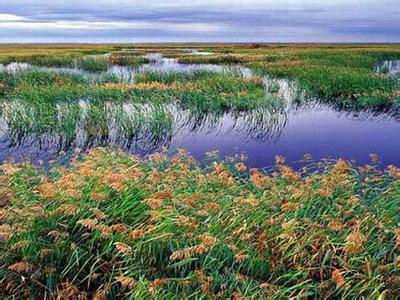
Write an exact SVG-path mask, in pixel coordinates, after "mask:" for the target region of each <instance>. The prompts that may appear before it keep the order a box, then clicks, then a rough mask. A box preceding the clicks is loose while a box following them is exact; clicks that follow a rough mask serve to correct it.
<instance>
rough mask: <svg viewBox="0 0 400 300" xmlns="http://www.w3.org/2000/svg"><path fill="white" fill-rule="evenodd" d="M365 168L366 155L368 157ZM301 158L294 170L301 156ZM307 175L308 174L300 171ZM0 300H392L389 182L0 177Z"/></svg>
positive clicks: (230, 170)
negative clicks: (9, 298) (100, 299)
mask: <svg viewBox="0 0 400 300" xmlns="http://www.w3.org/2000/svg"><path fill="white" fill-rule="evenodd" d="M372 158H373V159H374V160H376V157H375V156H372ZM307 159H308V158H307ZM316 167H317V169H318V170H319V171H318V172H316V173H313V172H310V170H315V168H316ZM1 170H2V173H1V177H0V184H1V188H0V193H1V195H2V197H1V209H0V216H1V226H0V236H1V240H2V243H1V244H0V256H1V261H2V263H1V266H0V274H1V277H2V285H1V286H0V293H1V294H2V295H3V297H7V296H10V295H13V296H14V297H25V296H27V295H29V296H30V297H37V298H43V297H45V295H47V296H49V295H51V296H52V297H70V298H79V297H83V298H85V297H103V298H104V297H108V298H119V297H122V298H125V297H128V298H130V297H131V298H140V299H143V298H158V299H171V298H186V297H192V298H193V297H194V298H204V299H214V298H215V297H217V298H232V297H233V298H238V297H250V298H271V297H273V298H275V299H276V298H278V299H279V298H280V299H287V298H303V297H311V298H357V297H363V298H379V297H383V296H385V297H388V298H394V297H396V295H397V293H398V290H399V289H400V283H399V271H398V255H397V254H398V247H399V239H400V235H399V234H400V233H399V228H398V224H399V221H400V220H399V214H398V211H397V207H398V203H397V202H398V200H399V199H398V195H399V191H400V170H399V169H397V168H396V167H393V166H390V167H388V169H387V170H386V171H384V172H382V171H379V170H377V169H375V168H374V167H373V166H367V167H362V168H356V167H353V166H351V165H350V164H349V163H347V162H345V161H343V160H339V161H336V162H325V163H318V164H316V163H312V162H311V161H310V162H309V165H308V167H307V169H304V170H302V171H301V172H296V171H294V170H293V169H291V168H290V167H288V166H286V165H285V164H284V159H283V158H282V157H277V160H276V165H275V167H274V168H273V169H272V170H271V171H269V172H267V173H266V172H264V171H262V170H257V169H250V170H249V169H248V168H247V166H246V164H245V162H244V161H243V159H242V158H241V157H240V156H231V157H227V158H226V159H225V160H222V159H220V158H219V157H218V155H217V153H216V152H214V153H210V154H209V156H208V163H207V164H206V166H205V167H203V168H202V167H200V166H199V165H198V163H197V162H196V161H195V160H194V159H193V158H192V157H190V156H189V155H188V154H187V153H185V152H184V151H180V152H179V153H178V154H177V155H175V156H172V157H171V156H168V155H166V154H163V153H160V154H154V155H151V156H149V157H148V158H147V159H145V160H143V159H139V158H136V157H132V156H127V155H124V154H122V153H110V152H107V151H105V150H101V149H97V150H94V151H91V152H90V153H89V154H88V155H84V156H83V157H78V158H76V159H75V160H74V161H73V162H72V164H71V168H70V169H64V168H53V169H52V170H51V172H50V173H44V172H43V171H41V170H38V169H35V168H33V167H31V166H30V165H27V164H22V165H17V164H11V163H5V164H3V165H2V166H1Z"/></svg>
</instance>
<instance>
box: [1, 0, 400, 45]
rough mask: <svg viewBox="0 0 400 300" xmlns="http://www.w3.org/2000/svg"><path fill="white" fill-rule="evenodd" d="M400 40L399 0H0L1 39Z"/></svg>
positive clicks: (186, 40) (120, 40)
mask: <svg viewBox="0 0 400 300" xmlns="http://www.w3.org/2000/svg"><path fill="white" fill-rule="evenodd" d="M196 41H197V42H206V41H209V42H216V41H218V42H256V41H258V42H400V0H346V1H345V0H320V1H311V0H269V1H267V0H264V1H263V0H243V1H240V0H236V1H235V0H230V1H228V0H203V1H198V0H185V1H182V0H160V1H153V0H131V1H128V0H108V1H105V0H65V1H61V0H41V1H40V0H0V42H2V43H7V42H196Z"/></svg>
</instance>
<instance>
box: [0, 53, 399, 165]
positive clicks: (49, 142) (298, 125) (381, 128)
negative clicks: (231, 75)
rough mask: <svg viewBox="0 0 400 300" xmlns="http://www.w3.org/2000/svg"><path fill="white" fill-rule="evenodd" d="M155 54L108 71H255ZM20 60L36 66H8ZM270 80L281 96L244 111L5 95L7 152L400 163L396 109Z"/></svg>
mask: <svg viewBox="0 0 400 300" xmlns="http://www.w3.org/2000/svg"><path fill="white" fill-rule="evenodd" d="M148 58H151V60H152V62H151V63H149V64H146V65H143V66H141V67H139V68H131V67H120V66H110V67H109V70H108V72H107V74H117V75H118V76H119V78H120V80H121V81H128V82H130V81H134V77H135V74H137V73H140V72H143V71H144V70H157V71H161V72H167V71H171V70H173V71H182V72H192V71H193V70H199V69H201V70H212V71H215V72H224V71H226V70H228V69H229V70H232V69H235V70H237V71H238V72H241V73H242V74H243V75H244V76H250V75H251V74H252V72H251V70H250V69H247V68H244V67H241V66H233V67H224V66H219V65H201V64H193V65H190V64H189V65H184V64H179V63H177V61H176V60H174V59H166V58H163V57H162V56H161V55H159V54H151V55H149V56H148ZM389 66H392V65H389ZM19 67H23V68H27V67H29V66H27V65H11V66H10V65H9V66H8V68H19ZM390 68H392V67H390ZM390 68H389V69H390ZM47 69H49V68H47ZM62 70H63V71H69V72H83V71H82V70H79V69H72V68H71V69H62ZM88 76H103V75H101V74H97V75H96V74H89V73H88ZM264 81H265V86H266V91H267V90H268V87H269V86H270V85H275V86H277V89H278V95H279V97H278V99H279V101H277V102H276V103H271V105H268V106H263V107H259V108H257V109H254V110H250V111H241V112H238V111H225V112H218V113H217V112H204V111H202V112H200V111H194V110H187V109H184V108H182V107H181V106H180V105H179V103H176V102H173V103H171V104H160V105H149V104H133V103H123V104H121V103H120V104H115V103H103V104H98V103H93V102H90V101H87V100H85V99H82V100H81V101H79V102H77V103H55V104H53V105H50V106H49V105H47V106H46V107H37V106H35V105H29V104H27V103H22V102H19V101H14V102H7V103H3V105H2V111H1V115H0V160H1V161H4V160H7V159H12V160H16V161H19V160H22V159H29V160H32V161H33V162H34V163H36V164H42V163H43V164H45V165H48V164H49V163H50V162H52V161H56V162H58V163H60V164H65V163H68V160H69V159H70V157H71V155H72V154H73V153H75V152H77V151H85V150H87V149H90V148H93V147H97V146H104V147H112V148H120V149H123V150H124V151H126V152H129V153H132V154H140V155H146V154H150V153H154V152H156V151H160V150H162V149H163V148H167V149H168V150H169V151H170V152H171V153H173V152H175V151H176V150H177V149H178V148H185V149H187V150H188V151H189V152H190V153H191V154H192V155H194V156H195V157H196V158H198V159H199V160H201V159H202V158H204V156H205V153H206V152H209V151H213V150H219V151H220V153H221V155H228V154H232V153H243V154H245V155H246V156H248V162H249V165H251V166H253V167H265V166H269V165H272V164H273V162H274V158H275V155H283V156H285V157H286V158H287V161H288V162H289V163H290V164H292V165H293V166H296V165H297V164H298V161H300V160H301V159H302V157H303V155H304V154H311V155H312V156H313V157H314V159H321V158H345V159H349V160H354V161H356V162H357V164H365V163H369V162H370V157H369V155H370V154H371V153H376V154H378V155H379V157H380V158H381V162H382V165H383V166H386V165H388V164H395V165H400V155H399V150H400V142H399V141H400V122H399V119H398V118H397V117H396V114H390V113H377V112H371V111H358V112H351V111H340V110H337V109H336V108H334V107H332V106H330V105H328V104H323V103H320V102H319V101H317V100H310V101H304V102H302V103H301V104H299V103H296V102H294V101H293V97H294V95H295V94H296V93H298V91H297V90H296V85H295V84H294V83H292V82H289V81H287V80H285V79H280V80H273V79H269V78H265V79H264ZM17 116H18V117H17ZM49 118H50V119H52V120H53V122H52V123H51V124H45V123H43V124H42V123H41V122H40V120H45V119H49ZM34 120H35V121H34Z"/></svg>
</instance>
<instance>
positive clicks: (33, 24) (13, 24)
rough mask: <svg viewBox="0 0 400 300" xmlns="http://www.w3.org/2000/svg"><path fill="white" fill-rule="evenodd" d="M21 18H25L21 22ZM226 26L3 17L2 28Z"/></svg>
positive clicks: (193, 28)
mask: <svg viewBox="0 0 400 300" xmlns="http://www.w3.org/2000/svg"><path fill="white" fill-rule="evenodd" d="M19 20H24V21H23V22H20V21H19ZM224 27H225V26H224V25H223V24H215V23H212V24H211V23H195V22H193V23H174V22H157V21H125V22H122V21H109V22H105V21H30V20H27V19H17V18H15V19H12V18H9V19H7V17H5V18H4V19H1V15H0V29H26V30H56V29H63V30H77V29H80V30H107V29H108V30H110V29H163V30H171V31H184V32H218V31H220V30H222V29H223V28H224Z"/></svg>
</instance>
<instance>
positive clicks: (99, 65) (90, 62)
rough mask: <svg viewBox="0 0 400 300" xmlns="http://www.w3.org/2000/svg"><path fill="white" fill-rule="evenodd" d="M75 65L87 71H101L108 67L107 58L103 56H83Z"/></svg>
mask: <svg viewBox="0 0 400 300" xmlns="http://www.w3.org/2000/svg"><path fill="white" fill-rule="evenodd" d="M77 66H78V67H79V68H81V69H82V70H85V71H89V72H103V71H107V69H108V60H107V58H105V57H85V58H82V59H80V60H79V61H78V62H77Z"/></svg>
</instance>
